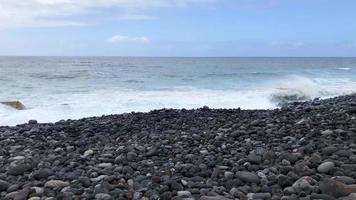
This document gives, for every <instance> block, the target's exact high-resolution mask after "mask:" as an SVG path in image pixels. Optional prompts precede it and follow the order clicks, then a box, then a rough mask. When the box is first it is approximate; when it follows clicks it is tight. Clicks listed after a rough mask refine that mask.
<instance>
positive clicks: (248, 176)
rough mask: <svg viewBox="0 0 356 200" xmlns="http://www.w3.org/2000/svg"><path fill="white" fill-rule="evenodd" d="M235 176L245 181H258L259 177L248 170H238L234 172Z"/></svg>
mask: <svg viewBox="0 0 356 200" xmlns="http://www.w3.org/2000/svg"><path fill="white" fill-rule="evenodd" d="M235 175H236V177H237V178H238V179H240V180H242V181H244V182H247V183H259V182H260V179H259V178H258V176H257V175H256V174H255V173H252V172H248V171H238V172H236V174H235Z"/></svg>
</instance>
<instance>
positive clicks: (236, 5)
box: [0, 0, 356, 57]
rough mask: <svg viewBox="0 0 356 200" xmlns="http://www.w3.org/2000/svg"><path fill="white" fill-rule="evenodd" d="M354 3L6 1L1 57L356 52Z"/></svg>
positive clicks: (0, 19) (0, 1) (0, 10)
mask: <svg viewBox="0 0 356 200" xmlns="http://www.w3.org/2000/svg"><path fill="white" fill-rule="evenodd" d="M355 19H356V1H355V0H0V55H5V56H6V55H22V56H188V57H190V56H202V57H205V56H208V57H210V56H213V57H214V56H217V57H220V56H229V57H230V56H239V57H249V56H296V57H299V56H307V57H314V56H316V57H324V56H325V57H340V56H341V57H355V56H356V23H355Z"/></svg>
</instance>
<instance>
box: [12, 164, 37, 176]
mask: <svg viewBox="0 0 356 200" xmlns="http://www.w3.org/2000/svg"><path fill="white" fill-rule="evenodd" d="M31 169H32V167H31V166H30V165H28V164H18V165H13V166H10V167H9V169H8V170H7V174H9V175H13V176H18V175H22V174H24V173H25V172H27V171H29V170H31Z"/></svg>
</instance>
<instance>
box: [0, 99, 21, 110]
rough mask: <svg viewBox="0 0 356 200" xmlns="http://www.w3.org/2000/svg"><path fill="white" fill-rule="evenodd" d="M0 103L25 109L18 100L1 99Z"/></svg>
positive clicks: (17, 108)
mask: <svg viewBox="0 0 356 200" xmlns="http://www.w3.org/2000/svg"><path fill="white" fill-rule="evenodd" d="M0 104H3V105H6V106H10V107H12V108H14V109H16V110H25V109H26V107H25V106H24V105H23V104H22V103H21V102H20V101H3V102H0Z"/></svg>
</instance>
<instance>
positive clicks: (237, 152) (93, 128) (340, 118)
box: [0, 94, 356, 200]
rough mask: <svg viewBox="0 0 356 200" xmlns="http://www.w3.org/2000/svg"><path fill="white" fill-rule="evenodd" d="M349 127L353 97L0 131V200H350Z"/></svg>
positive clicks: (354, 118)
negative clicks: (265, 108)
mask: <svg viewBox="0 0 356 200" xmlns="http://www.w3.org/2000/svg"><path fill="white" fill-rule="evenodd" d="M355 124H356V94H353V95H345V96H339V97H335V98H330V99H323V100H318V99H316V100H313V101H307V102H298V103H292V104H288V105H287V106H285V107H282V108H281V109H273V110H241V109H209V108H207V107H204V108H200V109H193V110H185V109H179V110H177V109H161V110H153V111H151V112H147V113H141V112H133V113H127V114H119V115H107V116H102V117H89V118H83V119H79V120H63V121H59V122H56V123H43V124H38V123H37V122H36V121H30V122H29V123H28V124H21V125H17V126H11V127H8V126H1V127H0V146H1V147H2V148H1V149H0V163H1V165H0V166H1V167H0V199H15V198H17V199H28V198H31V197H32V200H35V199H47V200H50V199H51V198H52V199H104V200H106V199H163V200H165V199H167V200H169V199H175V200H179V199H186V200H188V199H201V200H215V199H216V200H219V199H222V200H225V199H266V200H268V199H273V200H277V199H278V200H279V199H284V200H292V199H305V200H307V199H344V200H347V199H355V198H356V197H355V196H356V195H355V194H353V193H356V186H354V185H352V184H355V183H356V181H355V179H356V173H355V172H354V171H355V170H356V144H355V142H356V126H355ZM37 197H38V198H37Z"/></svg>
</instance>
